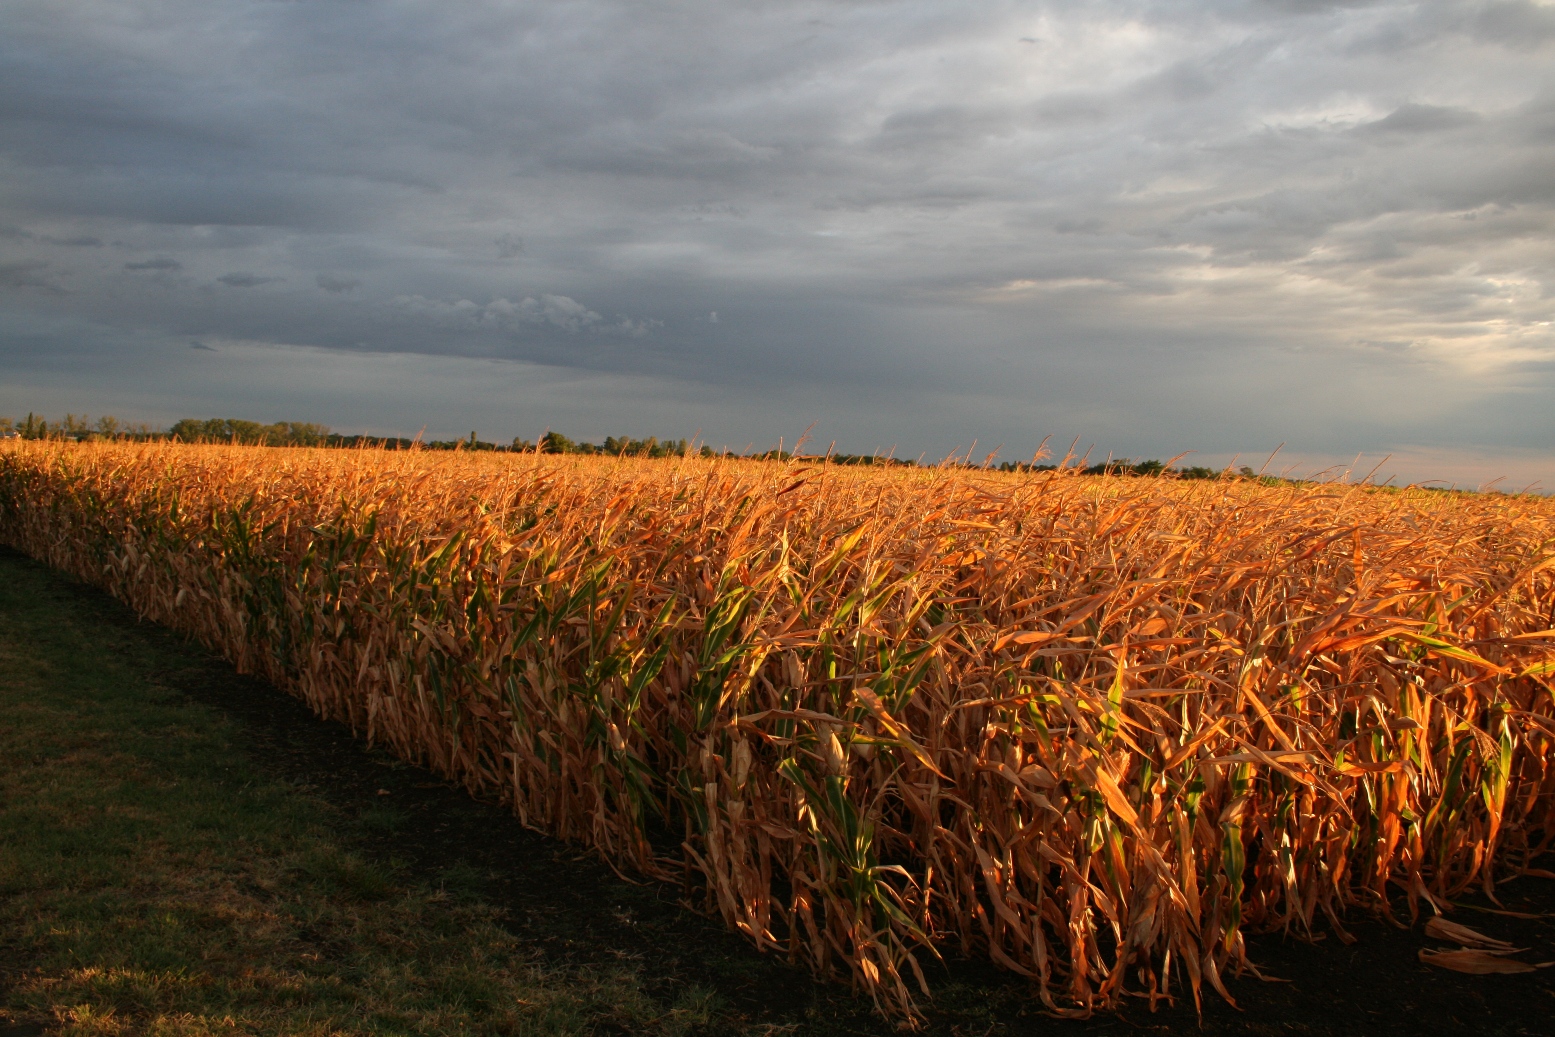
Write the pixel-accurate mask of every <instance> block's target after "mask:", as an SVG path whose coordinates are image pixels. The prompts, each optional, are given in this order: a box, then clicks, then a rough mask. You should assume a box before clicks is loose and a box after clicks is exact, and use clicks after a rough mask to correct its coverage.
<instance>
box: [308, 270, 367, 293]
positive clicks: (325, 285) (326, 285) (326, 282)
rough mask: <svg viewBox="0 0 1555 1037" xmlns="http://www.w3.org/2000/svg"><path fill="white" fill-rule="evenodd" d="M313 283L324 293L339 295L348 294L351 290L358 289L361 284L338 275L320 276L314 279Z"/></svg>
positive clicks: (350, 278) (353, 279)
mask: <svg viewBox="0 0 1555 1037" xmlns="http://www.w3.org/2000/svg"><path fill="white" fill-rule="evenodd" d="M314 283H315V284H317V285H318V286H319V287H320V288H322V289H324V290H325V291H326V292H332V293H334V294H335V295H340V294H342V293H343V292H349V291H350V290H351V289H353V288H360V287H361V285H362V282H360V281H358V280H356V279H355V278H352V277H341V276H339V275H338V274H320V275H319V276H318V277H316V278H315V279H314Z"/></svg>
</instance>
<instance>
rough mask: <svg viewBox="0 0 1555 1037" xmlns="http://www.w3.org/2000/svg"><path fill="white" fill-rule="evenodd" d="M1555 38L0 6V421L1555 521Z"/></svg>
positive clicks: (712, 17) (712, 16)
mask: <svg viewBox="0 0 1555 1037" xmlns="http://www.w3.org/2000/svg"><path fill="white" fill-rule="evenodd" d="M1552 59H1555V6H1551V5H1548V4H1538V3H1532V2H1527V0H1518V2H1493V3H1470V2H1444V3H1430V2H1423V3H1353V4H1352V3H1322V2H1305V0H1262V2H1256V0H1253V2H1230V0H1224V2H1216V0H1181V2H1172V0H1155V2H1144V0H1138V2H1126V0H1119V2H1106V0H1093V2H1078V0H1068V2H1063V3H1034V2H1033V3H975V2H974V3H966V2H952V0H938V2H932V3H928V2H836V3H785V2H740V0H716V2H715V0H707V2H690V0H688V2H679V3H674V2H656V0H623V2H619V3H615V2H606V0H582V2H570V3H568V2H550V3H512V2H508V3H495V2H486V3H481V2H470V3H429V2H428V3H412V2H381V3H380V2H372V0H294V2H279V0H265V2H244V0H135V2H133V3H126V2H124V0H8V2H7V3H6V4H5V5H4V6H3V8H0V414H11V415H13V416H14V415H16V414H20V413H25V412H26V411H28V410H37V411H41V412H47V413H48V414H49V415H50V416H54V415H57V414H60V413H63V412H64V411H67V410H71V411H76V412H80V411H88V412H90V413H92V414H94V415H95V414H99V413H103V412H111V413H115V414H117V415H119V416H121V417H123V418H126V419H130V420H146V421H152V422H156V423H167V422H171V421H172V420H175V419H177V418H179V417H185V416H199V417H208V416H234V417H245V418H251V419H257V420H277V419H291V420H314V421H320V422H324V423H326V424H328V425H331V426H332V427H335V428H338V429H341V430H345V431H373V432H380V433H402V434H413V433H415V432H416V430H417V429H419V428H421V427H422V426H423V425H424V426H426V429H427V433H428V435H431V436H448V435H456V434H467V433H468V432H469V431H470V430H471V429H472V428H473V429H477V430H479V432H480V434H481V436H482V438H487V439H499V438H500V439H506V438H511V437H512V436H515V435H523V436H525V437H527V438H534V437H535V436H536V435H538V434H539V433H540V432H543V431H544V430H545V429H546V428H554V429H556V430H558V431H561V432H564V433H566V434H568V435H571V436H573V437H574V438H584V439H595V440H597V439H599V438H603V437H604V436H606V435H611V434H631V435H647V434H657V435H659V436H661V437H666V436H690V435H691V434H692V433H694V432H696V431H697V430H698V429H700V430H701V432H702V435H703V437H704V438H706V439H707V440H709V441H710V442H712V443H714V444H715V445H722V444H728V445H731V446H736V447H744V446H745V445H747V444H748V443H751V444H756V445H762V446H765V445H769V444H771V443H775V442H776V440H777V438H778V437H779V436H785V437H787V439H788V441H789V442H792V440H793V437H794V435H795V434H796V433H798V432H799V431H801V430H803V429H804V428H805V427H806V426H807V425H809V424H810V423H811V422H816V423H817V424H816V427H815V432H814V435H815V437H816V438H817V439H818V440H819V441H820V442H821V443H822V444H823V445H824V444H825V443H826V442H828V441H830V440H833V439H835V440H836V441H837V445H838V449H840V450H846V451H870V450H874V449H883V450H889V449H891V448H893V447H895V449H896V450H897V452H898V454H905V455H911V456H917V455H919V454H920V453H923V454H927V455H929V456H931V457H935V458H938V457H941V456H944V455H945V454H947V453H949V452H950V451H952V450H956V449H959V450H962V451H966V450H968V449H970V448H971V446H972V443H973V441H974V440H976V441H977V443H978V447H977V455H978V456H979V457H981V456H982V454H983V453H985V452H986V451H987V450H991V449H993V448H994V447H996V446H1000V445H1001V444H1002V445H1003V452H1002V455H1001V456H1003V457H1005V458H1013V457H1025V456H1029V455H1030V454H1031V452H1032V451H1033V450H1034V449H1035V447H1036V445H1037V443H1038V442H1039V441H1040V440H1041V439H1042V438H1043V437H1044V436H1046V435H1049V434H1051V435H1053V436H1054V437H1055V439H1056V440H1058V441H1060V442H1061V443H1062V444H1064V445H1067V442H1068V441H1069V440H1070V439H1071V438H1072V437H1074V436H1077V435H1078V436H1080V437H1081V442H1082V446H1084V445H1086V444H1090V443H1094V444H1096V448H1095V450H1096V454H1097V456H1105V455H1106V454H1108V453H1111V454H1113V455H1115V456H1132V457H1147V456H1148V457H1167V456H1170V455H1172V454H1176V453H1178V452H1181V451H1185V450H1194V451H1198V454H1196V455H1193V456H1192V457H1190V458H1189V461H1190V462H1191V461H1193V460H1194V459H1196V458H1198V459H1203V460H1205V461H1214V462H1216V463H1223V462H1224V461H1225V460H1226V459H1229V457H1230V456H1231V455H1232V454H1235V453H1238V452H1240V453H1241V454H1242V455H1243V459H1244V460H1249V459H1250V460H1253V462H1254V464H1255V467H1256V465H1258V464H1262V462H1263V458H1264V457H1265V456H1266V455H1267V454H1268V452H1269V451H1270V450H1272V449H1273V448H1274V447H1275V446H1276V445H1277V444H1279V443H1281V442H1285V443H1286V444H1287V446H1286V447H1285V451H1284V452H1283V453H1282V454H1281V456H1280V458H1278V459H1276V462H1275V467H1276V468H1278V467H1281V466H1282V465H1283V464H1284V463H1285V459H1287V458H1289V459H1290V460H1291V462H1292V463H1300V464H1303V465H1307V466H1309V467H1311V466H1320V465H1323V464H1328V463H1330V462H1333V461H1337V460H1348V459H1350V458H1352V457H1353V456H1355V455H1356V454H1357V453H1361V454H1364V455H1365V456H1366V459H1367V460H1366V461H1365V462H1363V464H1365V465H1369V463H1374V462H1376V461H1379V460H1381V458H1382V456H1383V455H1385V454H1389V453H1392V454H1393V455H1394V460H1393V461H1391V462H1389V467H1388V472H1389V473H1390V474H1391V473H1393V472H1394V471H1397V472H1398V473H1399V474H1400V477H1401V478H1405V479H1427V478H1433V477H1435V478H1444V479H1448V480H1449V481H1456V482H1459V483H1464V482H1476V481H1479V480H1483V479H1488V478H1494V477H1496V476H1499V475H1507V476H1509V477H1510V478H1512V479H1514V480H1519V481H1521V482H1528V481H1532V480H1534V479H1539V480H1542V482H1543V485H1544V486H1545V487H1546V488H1555V407H1552V406H1551V404H1552V389H1555V365H1552V361H1555V328H1552V325H1551V323H1550V322H1551V321H1552V319H1555V60H1552Z"/></svg>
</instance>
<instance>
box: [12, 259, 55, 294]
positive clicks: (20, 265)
mask: <svg viewBox="0 0 1555 1037" xmlns="http://www.w3.org/2000/svg"><path fill="white" fill-rule="evenodd" d="M48 267H49V264H48V263H45V262H42V261H39V260H26V259H23V260H18V261H15V262H9V263H0V288H36V289H38V290H40V291H43V292H47V293H51V294H62V293H63V292H64V289H62V288H60V287H59V286H58V285H56V284H55V283H54V282H52V281H50V280H48V279H47V278H45V277H44V276H43V271H44V270H46V269H48Z"/></svg>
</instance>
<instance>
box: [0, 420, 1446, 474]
mask: <svg viewBox="0 0 1555 1037" xmlns="http://www.w3.org/2000/svg"><path fill="white" fill-rule="evenodd" d="M15 437H20V438H22V439H75V440H104V439H114V440H132V441H146V440H171V439H176V440H178V441H179V442H183V443H241V444H245V445H250V446H300V447H335V448H351V447H372V448H375V449H383V450H413V449H421V450H471V451H482V450H489V451H496V452H501V453H541V454H595V455H603V456H607V457H685V456H687V455H688V454H695V455H696V456H699V457H743V458H747V459H750V460H766V461H791V460H802V461H811V462H818V461H824V462H826V463H828V464H834V465H878V466H901V467H908V468H912V467H917V466H918V464H919V462H917V461H914V460H910V459H908V460H904V459H901V458H896V457H881V456H880V455H878V454H836V453H830V454H826V455H824V456H821V455H803V456H796V455H795V454H794V453H792V452H791V451H787V450H782V449H776V450H752V451H750V452H749V453H744V454H742V453H739V452H737V451H733V450H728V449H723V450H715V449H714V448H713V447H710V446H707V445H705V444H704V445H702V446H698V447H693V446H692V445H691V444H690V443H689V442H688V441H687V440H684V439H658V438H657V437H654V436H649V437H648V438H647V439H633V438H631V437H630V436H606V437H605V440H604V442H602V443H584V442H578V441H574V440H572V439H570V438H568V437H567V436H564V435H562V434H561V433H560V432H547V433H546V434H545V435H543V436H541V437H540V439H539V440H538V442H531V441H530V440H527V439H523V438H519V437H515V438H514V439H513V440H512V441H511V442H508V443H492V442H487V441H486V440H483V439H481V438H480V437H479V436H478V435H476V434H475V432H473V431H472V432H471V433H470V434H469V436H467V437H464V438H461V439H433V440H422V439H420V438H419V437H418V438H416V439H406V438H404V437H403V436H364V435H349V436H347V435H342V434H340V433H338V432H331V431H330V429H329V427H328V426H327V425H320V424H317V423H316V422H311V421H277V422H272V423H271V424H268V425H266V424H264V423H262V422H258V421H246V420H244V419H242V418H184V419H182V420H180V421H175V422H174V423H173V424H172V426H171V427H169V428H165V429H161V428H154V427H152V426H151V425H148V424H146V423H145V422H128V421H121V420H119V419H118V418H116V417H114V416H113V415H111V414H105V415H103V416H102V417H99V418H97V419H96V420H95V421H94V420H92V419H91V418H90V417H88V416H87V415H85V414H66V415H65V416H64V417H63V418H60V419H58V420H55V421H48V420H46V419H44V418H43V417H41V416H40V415H37V414H33V413H30V412H29V413H28V415H27V417H25V418H23V419H21V420H16V419H12V418H6V417H0V438H15ZM942 464H943V465H945V466H949V467H956V468H968V469H971V468H983V467H989V468H992V469H993V470H994V471H1000V472H1052V471H1056V470H1057V469H1058V467H1059V466H1058V465H1055V464H1035V463H1033V462H1030V461H1005V462H1003V463H1002V464H999V465H992V464H989V465H978V464H973V463H969V462H957V461H954V460H951V461H946V462H943V463H942ZM1077 470H1078V471H1080V472H1082V473H1084V474H1085V475H1112V476H1134V477H1141V476H1162V475H1164V476H1168V477H1170V478H1176V479H1220V478H1224V477H1226V476H1228V475H1229V476H1232V477H1241V478H1244V479H1255V478H1256V479H1258V480H1259V481H1261V482H1265V483H1270V484H1273V483H1285V482H1301V481H1302V480H1297V479H1283V478H1280V477H1278V476H1273V475H1260V474H1259V473H1257V472H1254V471H1253V469H1252V468H1250V467H1249V466H1247V465H1242V466H1240V467H1239V468H1236V469H1234V470H1232V469H1221V468H1207V467H1204V466H1202V465H1193V466H1190V467H1177V466H1172V467H1168V466H1167V464H1166V462H1164V461H1158V460H1153V459H1152V460H1147V461H1133V460H1130V459H1129V458H1126V457H1122V458H1113V459H1110V460H1107V461H1102V462H1099V463H1097V464H1093V465H1084V466H1083V467H1080V468H1078V469H1077ZM1419 488H1420V489H1440V490H1445V489H1446V488H1445V487H1432V486H1427V487H1419Z"/></svg>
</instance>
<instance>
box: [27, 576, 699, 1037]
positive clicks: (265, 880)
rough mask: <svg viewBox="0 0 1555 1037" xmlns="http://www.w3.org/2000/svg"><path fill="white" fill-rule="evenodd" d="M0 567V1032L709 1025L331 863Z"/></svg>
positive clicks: (143, 669) (171, 703)
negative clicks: (557, 964)
mask: <svg viewBox="0 0 1555 1037" xmlns="http://www.w3.org/2000/svg"><path fill="white" fill-rule="evenodd" d="M127 633H128V632H125V631H121V630H117V629H114V628H113V627H112V626H110V625H104V624H101V623H98V622H94V619H93V616H92V615H90V609H82V608H81V607H80V600H79V598H73V597H72V596H71V594H70V588H68V587H64V586H62V585H61V583H60V582H59V580H58V577H56V576H53V575H51V574H49V573H47V572H46V571H44V570H43V569H41V568H40V567H38V566H36V565H34V564H32V563H29V562H26V561H24V560H22V559H20V558H19V557H18V556H15V555H13V554H11V553H10V552H5V553H4V554H3V555H0V1033H5V1034H7V1035H15V1037H21V1035H24V1034H29V1033H42V1032H44V1031H57V1032H59V1033H61V1034H66V1035H77V1034H80V1035H86V1034H93V1035H97V1034H158V1035H160V1034H168V1035H172V1034H178V1035H200V1034H232V1033H244V1034H299V1035H303V1034H310V1035H311V1034H318V1035H324V1034H331V1035H334V1034H341V1035H345V1034H454V1033H459V1034H465V1033H468V1034H536V1035H540V1034H572V1033H597V1032H624V1031H630V1032H634V1033H651V1034H663V1035H665V1037H671V1035H676V1034H686V1033H691V1032H694V1031H699V1030H705V1029H707V1028H708V1027H709V1026H710V1024H711V1023H712V1022H713V1017H712V1015H711V1014H710V1010H709V999H708V998H707V997H706V996H699V995H698V994H697V993H696V992H695V991H692V992H690V993H688V994H682V995H681V997H680V999H679V1003H677V1004H675V1005H671V1006H665V1005H662V1004H660V1003H658V1002H657V1001H655V1000H654V999H653V998H652V997H650V996H648V995H647V994H646V993H645V992H644V990H643V989H642V984H641V983H640V982H639V977H638V976H637V975H636V974H635V973H634V972H633V971H632V970H631V969H629V968H620V969H611V968H604V967H599V968H594V967H566V968H557V967H555V966H547V965H546V964H544V963H543V962H542V961H541V960H540V959H539V958H538V956H537V955H536V954H535V953H534V952H533V951H532V950H530V949H527V948H526V947H525V946H524V945H523V944H522V943H521V942H520V941H519V940H517V939H516V938H515V937H514V936H513V935H512V934H510V933H509V932H508V931H507V930H506V929H504V927H503V924H502V918H501V915H500V913H499V912H497V911H495V910H494V909H493V908H491V907H489V906H488V905H486V904H484V903H482V902H481V901H479V900H476V899H472V898H469V897H462V896H456V895H453V894H450V893H449V892H447V891H445V890H442V889H435V888H430V887H429V886H427V885H425V884H421V883H415V882H410V881H406V880H404V879H403V876H401V875H399V874H397V872H396V870H395V869H394V868H393V866H392V865H387V866H386V865H384V864H382V863H379V862H375V861H373V860H369V859H366V858H364V857H363V856H362V855H361V854H359V853H358V852H356V851H355V850H354V849H353V832H352V830H351V826H352V825H353V824H356V823H357V822H355V821H352V820H351V819H348V818H345V817H343V816H342V815H341V814H340V812H339V811H336V810H334V809H333V808H331V807H330V806H329V804H327V803H326V802H325V801H323V800H322V799H320V798H319V797H317V796H315V795H313V794H311V793H310V792H309V791H308V790H306V789H301V788H298V787H296V786H293V785H289V784H287V783H285V782H282V781H279V780H277V779H275V778H274V777H270V776H267V775H265V774H263V773H261V772H260V771H259V770H258V769H257V768H256V767H255V766H254V765H253V764H252V762H251V761H249V759H248V758H247V757H246V756H245V755H244V753H243V751H242V749H241V746H240V744H239V741H238V736H239V734H240V732H239V731H237V730H236V729H235V728H234V726H233V725H232V724H231V723H230V722H229V721H228V720H226V719H225V718H223V717H222V716H221V715H219V714H218V713H217V712H216V711H214V710H212V709H211V708H209V707H207V706H204V705H201V704H198V703H193V702H190V701H188V700H187V699H186V698H185V697H184V696H182V695H180V694H178V693H176V692H173V691H171V690H170V689H169V688H168V687H167V686H166V685H165V684H162V683H160V682H159V680H158V676H157V675H158V674H159V673H165V672H167V671H168V670H170V669H173V668H176V667H177V666H178V665H179V659H178V658H175V657H174V655H173V647H174V646H171V645H169V644H167V643H164V641H163V640H159V639H151V638H136V637H132V636H127Z"/></svg>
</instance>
